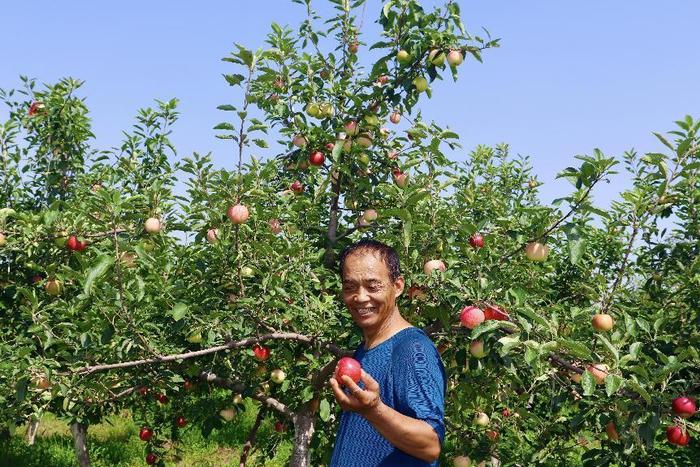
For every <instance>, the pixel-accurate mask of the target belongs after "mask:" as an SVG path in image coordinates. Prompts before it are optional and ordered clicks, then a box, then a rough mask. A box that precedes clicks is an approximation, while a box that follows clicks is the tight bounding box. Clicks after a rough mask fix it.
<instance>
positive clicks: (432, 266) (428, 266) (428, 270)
mask: <svg viewBox="0 0 700 467" xmlns="http://www.w3.org/2000/svg"><path fill="white" fill-rule="evenodd" d="M446 270H447V266H446V265H445V263H443V262H442V260H439V259H431V260H430V261H426V263H425V264H424V265H423V273H425V275H426V276H429V275H430V274H432V272H433V271H440V272H445V271H446Z"/></svg>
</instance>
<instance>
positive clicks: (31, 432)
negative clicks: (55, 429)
mask: <svg viewBox="0 0 700 467" xmlns="http://www.w3.org/2000/svg"><path fill="white" fill-rule="evenodd" d="M38 430H39V419H38V418H33V417H32V419H31V420H30V421H29V425H28V426H27V435H26V436H25V440H26V441H27V444H28V445H30V446H33V445H34V439H35V438H36V432H37V431H38Z"/></svg>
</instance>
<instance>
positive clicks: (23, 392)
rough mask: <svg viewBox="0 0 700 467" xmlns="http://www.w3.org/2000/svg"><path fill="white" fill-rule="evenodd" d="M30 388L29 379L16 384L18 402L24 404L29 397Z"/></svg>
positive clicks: (23, 379)
mask: <svg viewBox="0 0 700 467" xmlns="http://www.w3.org/2000/svg"><path fill="white" fill-rule="evenodd" d="M28 386H29V380H27V378H22V379H20V380H19V381H17V383H16V384H15V391H16V392H17V401H18V402H22V401H23V400H24V398H25V397H26V396H27V387H28Z"/></svg>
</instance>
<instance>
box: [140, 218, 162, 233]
mask: <svg viewBox="0 0 700 467" xmlns="http://www.w3.org/2000/svg"><path fill="white" fill-rule="evenodd" d="M162 227H163V225H162V224H161V222H160V219H158V218H156V217H149V218H148V219H146V222H145V224H144V229H145V230H146V232H148V233H149V234H154V233H158V232H160V229H161V228H162Z"/></svg>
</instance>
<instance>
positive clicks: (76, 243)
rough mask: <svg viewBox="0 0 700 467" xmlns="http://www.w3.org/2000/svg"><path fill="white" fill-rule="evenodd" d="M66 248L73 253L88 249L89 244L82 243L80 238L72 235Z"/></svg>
mask: <svg viewBox="0 0 700 467" xmlns="http://www.w3.org/2000/svg"><path fill="white" fill-rule="evenodd" d="M66 248H68V249H69V250H71V251H83V250H85V248H87V242H81V241H80V240H78V237H76V236H75V235H71V236H70V237H68V240H67V241H66Z"/></svg>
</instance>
